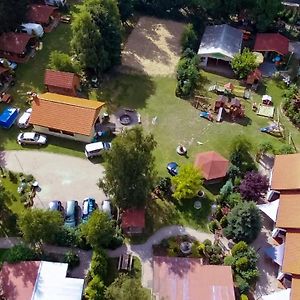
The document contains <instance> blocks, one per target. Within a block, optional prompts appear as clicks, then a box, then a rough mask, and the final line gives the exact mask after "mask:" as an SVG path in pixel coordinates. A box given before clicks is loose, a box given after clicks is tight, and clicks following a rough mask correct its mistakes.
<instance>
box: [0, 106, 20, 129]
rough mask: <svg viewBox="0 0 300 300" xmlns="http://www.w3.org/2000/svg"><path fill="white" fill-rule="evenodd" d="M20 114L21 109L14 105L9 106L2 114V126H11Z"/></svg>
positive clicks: (0, 116)
mask: <svg viewBox="0 0 300 300" xmlns="http://www.w3.org/2000/svg"><path fill="white" fill-rule="evenodd" d="M18 115H19V109H17V108H13V107H7V108H5V109H4V110H3V112H2V113H1V115H0V127H2V128H10V127H11V126H12V125H13V124H14V122H15V121H16V119H17V118H18Z"/></svg>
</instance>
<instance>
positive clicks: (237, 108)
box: [214, 95, 245, 119]
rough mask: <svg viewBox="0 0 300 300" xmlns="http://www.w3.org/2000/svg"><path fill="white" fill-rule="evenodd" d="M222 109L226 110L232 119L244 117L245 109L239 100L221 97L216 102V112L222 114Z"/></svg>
mask: <svg viewBox="0 0 300 300" xmlns="http://www.w3.org/2000/svg"><path fill="white" fill-rule="evenodd" d="M220 108H224V109H225V111H226V110H227V111H228V112H229V114H230V115H231V117H232V119H235V118H239V117H244V115H245V109H244V107H243V106H242V105H241V102H240V100H238V99H237V98H229V97H226V96H223V95H220V96H219V98H218V100H217V101H216V102H215V108H214V111H215V112H216V113H217V112H218V113H221V112H220V111H219V109H220Z"/></svg>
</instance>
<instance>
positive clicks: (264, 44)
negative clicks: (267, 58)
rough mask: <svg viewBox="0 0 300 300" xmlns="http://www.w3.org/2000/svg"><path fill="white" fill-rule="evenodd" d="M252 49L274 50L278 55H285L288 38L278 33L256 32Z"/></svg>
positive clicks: (260, 50) (258, 50) (261, 50)
mask: <svg viewBox="0 0 300 300" xmlns="http://www.w3.org/2000/svg"><path fill="white" fill-rule="evenodd" d="M254 51H257V52H276V53H277V54H280V55H286V54H288V53H289V39H288V38H286V37H284V36H283V35H281V34H280V33H258V34H257V35H256V40H255V45H254Z"/></svg>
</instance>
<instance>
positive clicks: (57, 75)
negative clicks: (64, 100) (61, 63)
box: [44, 70, 78, 89]
mask: <svg viewBox="0 0 300 300" xmlns="http://www.w3.org/2000/svg"><path fill="white" fill-rule="evenodd" d="M76 78H78V75H76V74H74V73H70V72H61V71H55V70H46V72H45V81H44V84H45V85H50V86H56V87H60V88H65V89H72V88H73V86H74V85H75V84H76Z"/></svg>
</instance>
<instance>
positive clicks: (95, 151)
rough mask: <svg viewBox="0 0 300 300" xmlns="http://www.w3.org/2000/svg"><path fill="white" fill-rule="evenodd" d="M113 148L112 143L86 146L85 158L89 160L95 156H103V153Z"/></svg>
mask: <svg viewBox="0 0 300 300" xmlns="http://www.w3.org/2000/svg"><path fill="white" fill-rule="evenodd" d="M110 148H111V143H108V142H97V143H91V144H87V145H85V151H84V153H85V156H86V157H87V158H92V157H94V156H99V155H101V152H102V151H106V150H109V149H110Z"/></svg>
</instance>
